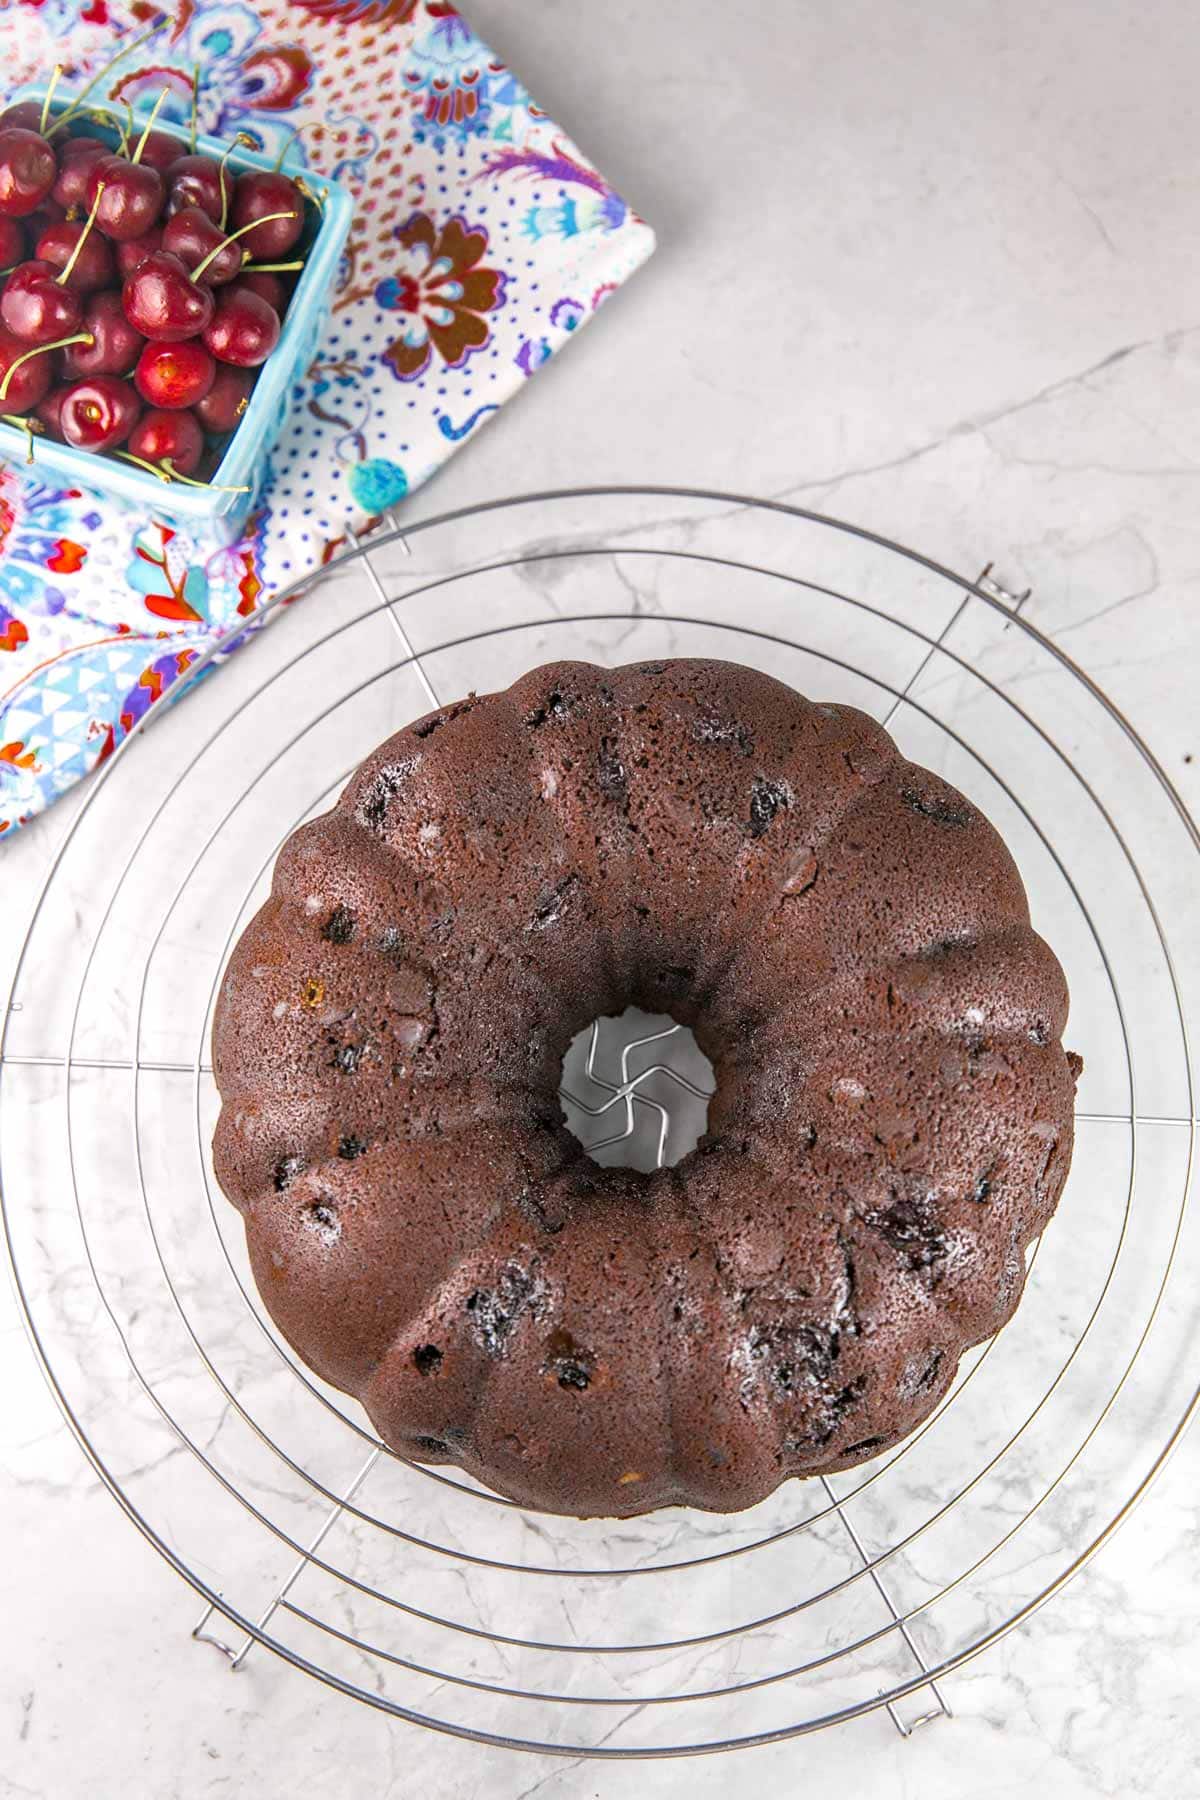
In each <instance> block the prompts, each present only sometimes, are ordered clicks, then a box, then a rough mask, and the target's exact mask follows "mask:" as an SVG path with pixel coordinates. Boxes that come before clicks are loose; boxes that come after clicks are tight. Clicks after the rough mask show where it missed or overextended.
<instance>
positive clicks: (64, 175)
mask: <svg viewBox="0 0 1200 1800" xmlns="http://www.w3.org/2000/svg"><path fill="white" fill-rule="evenodd" d="M108 155H109V148H108V145H107V144H102V143H101V142H100V140H99V138H68V139H67V141H66V143H65V144H64V145H63V147H62V151H61V153H60V160H59V165H58V178H57V180H56V181H55V183H54V186H53V187H52V188H51V189H50V195H51V198H52V199H54V200H55V201H57V202H58V204H59V205H60V206H66V207H72V206H80V207H83V206H86V205H87V203H88V193H87V190H88V180H89V178H90V176H91V172H92V168H91V165H92V164H93V163H94V162H98V161H99V160H100V158H101V157H102V156H108Z"/></svg>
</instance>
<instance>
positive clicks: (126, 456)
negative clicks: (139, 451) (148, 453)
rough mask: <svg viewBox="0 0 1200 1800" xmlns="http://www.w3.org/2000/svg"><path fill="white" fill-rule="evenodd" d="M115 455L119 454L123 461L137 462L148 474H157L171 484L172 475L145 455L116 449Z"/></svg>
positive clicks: (160, 479)
mask: <svg viewBox="0 0 1200 1800" xmlns="http://www.w3.org/2000/svg"><path fill="white" fill-rule="evenodd" d="M113 455H114V456H119V457H120V459H121V461H122V462H127V463H136V464H137V466H138V468H139V469H145V471H146V473H147V474H148V475H154V476H157V478H158V480H159V481H165V482H166V483H167V484H168V485H170V480H171V477H170V476H169V475H168V474H167V473H166V471H165V470H163V469H160V468H159V466H158V464H157V463H152V462H147V461H146V458H145V457H144V456H135V455H134V454H133V451H132V450H115V451H114V452H113Z"/></svg>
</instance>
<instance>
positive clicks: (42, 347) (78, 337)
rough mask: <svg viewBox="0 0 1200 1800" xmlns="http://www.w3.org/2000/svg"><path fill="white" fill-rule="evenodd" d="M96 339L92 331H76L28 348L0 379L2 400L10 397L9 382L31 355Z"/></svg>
mask: <svg viewBox="0 0 1200 1800" xmlns="http://www.w3.org/2000/svg"><path fill="white" fill-rule="evenodd" d="M95 341H96V340H95V338H94V337H93V336H92V334H91V332H90V331H76V332H74V333H73V334H72V335H71V336H70V337H65V338H59V339H58V341H57V343H54V344H35V345H34V347H33V349H32V350H26V352H25V354H24V355H23V356H18V357H17V359H16V361H15V362H10V363H9V365H8V370H7V373H6V374H5V377H4V380H3V381H0V400H7V399H8V384H9V382H10V381H11V380H12V378H13V376H14V375H15V374H16V372H17V370H18V369H19V368H20V366H21V364H22V363H27V362H28V361H29V359H30V358H31V357H33V356H48V355H49V354H50V352H51V350H65V349H66V347H67V345H68V344H94V343H95Z"/></svg>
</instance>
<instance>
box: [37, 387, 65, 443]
mask: <svg viewBox="0 0 1200 1800" xmlns="http://www.w3.org/2000/svg"><path fill="white" fill-rule="evenodd" d="M66 393H67V389H66V387H65V386H62V387H52V388H51V389H50V392H49V393H48V394H47V395H46V398H45V399H44V400H39V401H38V403H37V405H36V406H35V407H34V409H33V410H34V412H35V414H36V415H37V417H38V418H39V419H40V420H41V422H42V424H43V425H44V426H45V427H46V430H47V431H48V432H49V433H50V436H51V437H53V438H61V437H62V420H61V419H60V418H59V414H60V413H61V412H62V403H63V400H64V398H65V396H66Z"/></svg>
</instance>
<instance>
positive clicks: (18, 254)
mask: <svg viewBox="0 0 1200 1800" xmlns="http://www.w3.org/2000/svg"><path fill="white" fill-rule="evenodd" d="M24 255H25V233H24V232H23V231H22V230H21V227H20V226H19V225H18V224H17V221H16V220H15V219H6V218H5V217H4V215H3V214H2V213H0V269H11V268H12V267H13V265H14V263H19V262H20V261H21V260H22V258H23V257H24Z"/></svg>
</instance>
